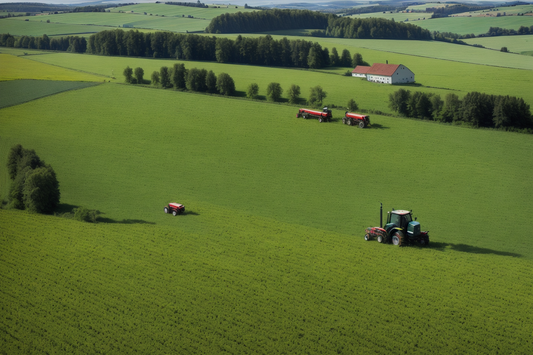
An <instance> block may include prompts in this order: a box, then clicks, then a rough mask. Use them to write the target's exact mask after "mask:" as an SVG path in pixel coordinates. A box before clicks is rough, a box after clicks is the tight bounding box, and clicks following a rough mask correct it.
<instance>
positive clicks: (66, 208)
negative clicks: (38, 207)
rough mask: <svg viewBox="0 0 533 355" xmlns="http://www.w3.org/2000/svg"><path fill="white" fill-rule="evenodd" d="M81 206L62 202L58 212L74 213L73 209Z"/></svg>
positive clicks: (57, 209)
mask: <svg viewBox="0 0 533 355" xmlns="http://www.w3.org/2000/svg"><path fill="white" fill-rule="evenodd" d="M78 207H80V206H76V205H70V204H68V203H60V204H59V205H58V206H57V208H56V213H59V214H63V213H73V212H72V211H73V210H74V209H75V208H78Z"/></svg>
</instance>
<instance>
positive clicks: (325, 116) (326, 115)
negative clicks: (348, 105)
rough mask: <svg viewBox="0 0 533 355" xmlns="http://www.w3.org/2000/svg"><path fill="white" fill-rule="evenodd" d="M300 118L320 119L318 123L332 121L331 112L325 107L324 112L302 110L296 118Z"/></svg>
mask: <svg viewBox="0 0 533 355" xmlns="http://www.w3.org/2000/svg"><path fill="white" fill-rule="evenodd" d="M300 117H303V118H305V119H308V118H318V122H330V121H331V110H328V108H327V107H324V108H323V109H322V111H317V110H309V109H307V108H301V109H300V110H299V111H298V113H297V114H296V118H300Z"/></svg>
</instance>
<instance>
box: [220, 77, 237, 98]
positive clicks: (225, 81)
mask: <svg viewBox="0 0 533 355" xmlns="http://www.w3.org/2000/svg"><path fill="white" fill-rule="evenodd" d="M217 90H218V92H219V93H221V94H222V95H225V96H231V95H234V94H235V82H234V81H233V78H232V77H231V76H230V75H229V74H227V73H220V74H219V75H218V77H217Z"/></svg>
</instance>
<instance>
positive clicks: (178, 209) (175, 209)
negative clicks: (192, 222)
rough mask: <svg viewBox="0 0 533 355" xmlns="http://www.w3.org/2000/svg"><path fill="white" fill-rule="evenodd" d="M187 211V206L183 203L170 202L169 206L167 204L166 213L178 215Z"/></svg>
mask: <svg viewBox="0 0 533 355" xmlns="http://www.w3.org/2000/svg"><path fill="white" fill-rule="evenodd" d="M184 212H185V206H183V205H182V204H181V203H175V202H170V203H169V204H168V206H165V213H172V215H174V216H177V215H179V214H183V213H184Z"/></svg>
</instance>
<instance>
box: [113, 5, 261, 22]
mask: <svg viewBox="0 0 533 355" xmlns="http://www.w3.org/2000/svg"><path fill="white" fill-rule="evenodd" d="M208 5H209V8H207V9H206V8H200V7H191V6H178V5H167V4H163V3H161V4H154V3H147V4H135V5H127V6H120V7H114V8H111V9H110V11H111V12H125V13H128V12H133V13H139V14H144V13H145V12H146V13H147V14H153V15H156V14H159V15H161V14H164V15H165V16H175V17H181V16H182V15H185V17H187V16H188V15H191V16H194V17H195V18H201V19H204V20H211V19H212V18H214V17H217V16H219V15H222V14H227V13H230V14H232V13H237V12H250V11H256V10H251V9H245V8H244V7H243V6H236V5H220V4H217V5H216V6H217V7H216V8H215V7H214V6H215V5H210V4H208ZM219 6H220V8H218V7H219Z"/></svg>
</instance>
